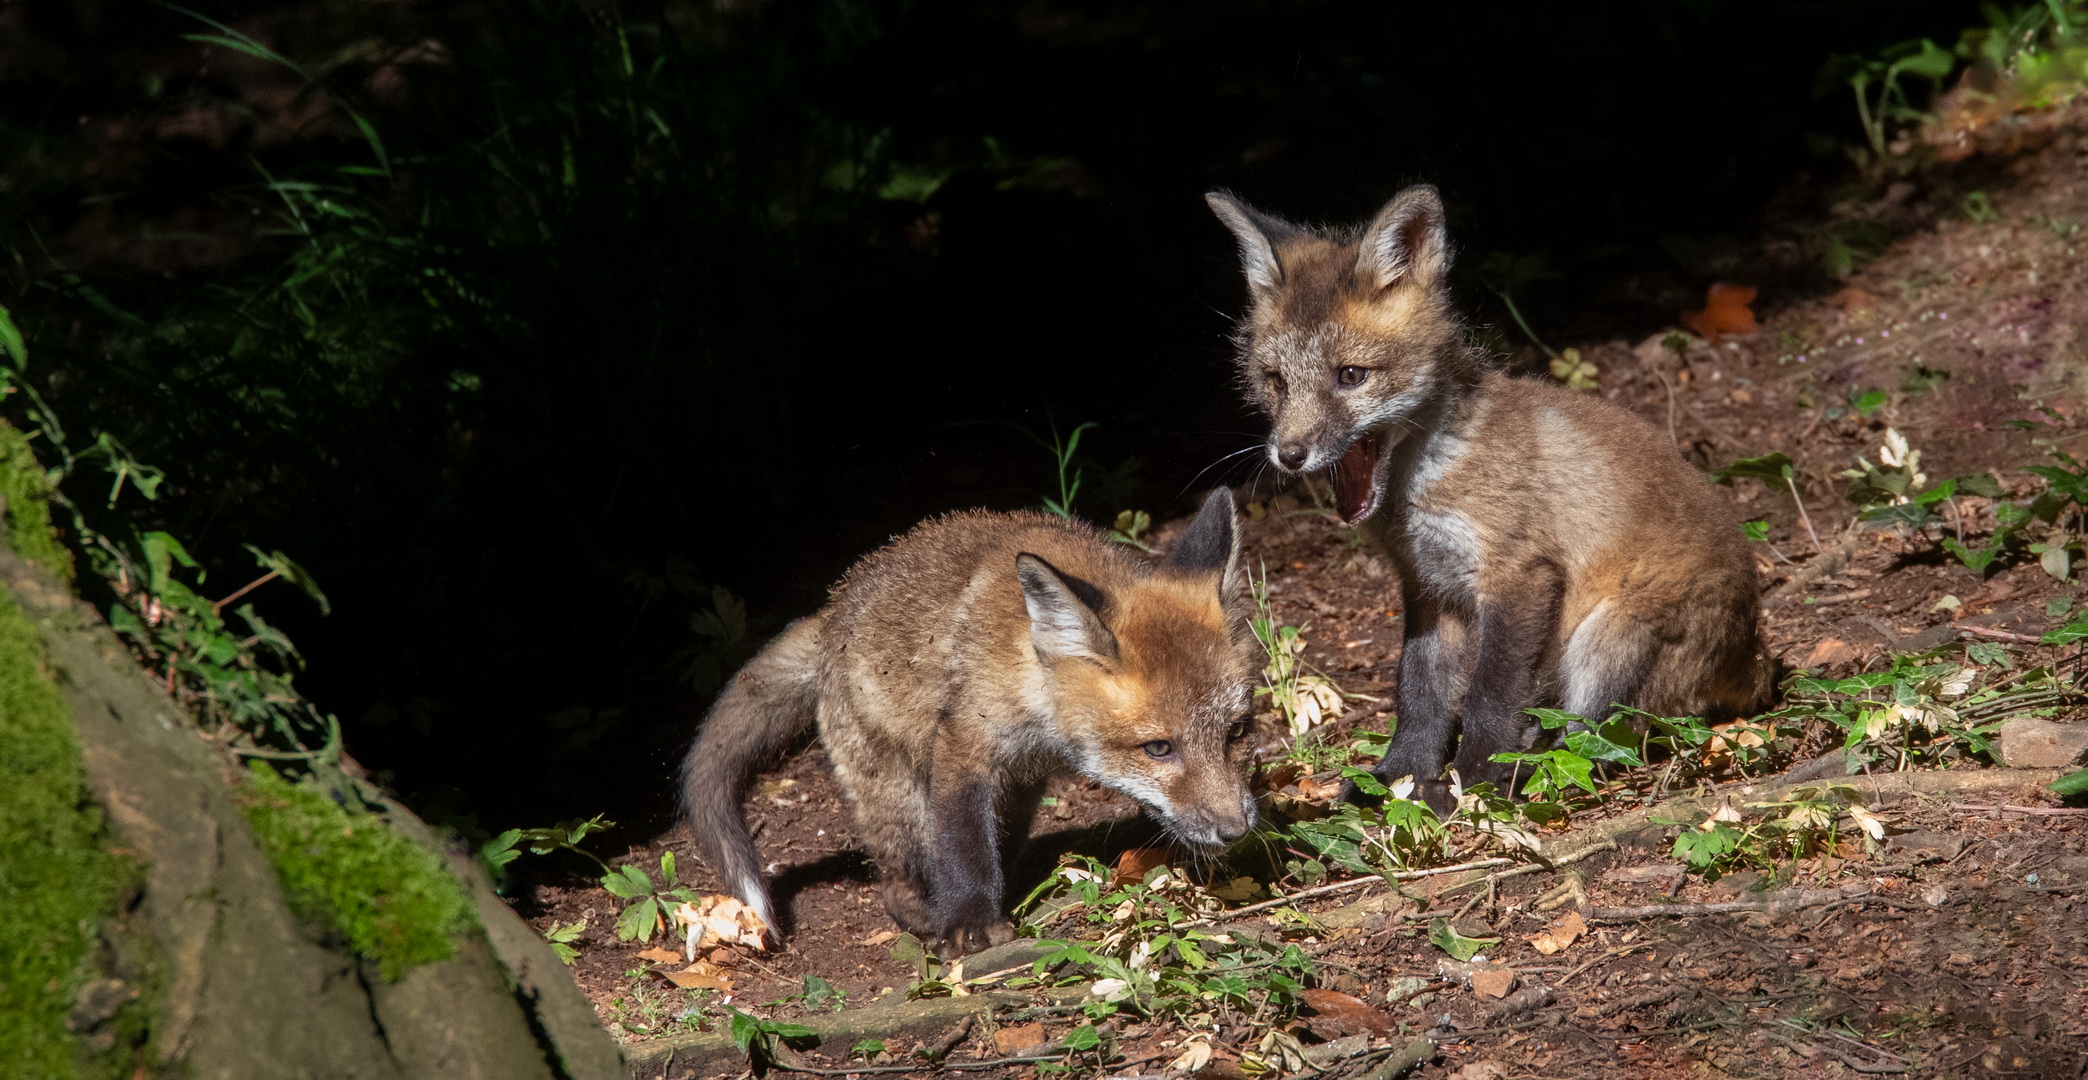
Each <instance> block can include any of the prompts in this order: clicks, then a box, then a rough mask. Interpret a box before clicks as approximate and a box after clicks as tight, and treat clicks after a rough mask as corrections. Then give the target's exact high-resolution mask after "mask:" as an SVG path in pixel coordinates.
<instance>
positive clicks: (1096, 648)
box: [1015, 551, 1117, 663]
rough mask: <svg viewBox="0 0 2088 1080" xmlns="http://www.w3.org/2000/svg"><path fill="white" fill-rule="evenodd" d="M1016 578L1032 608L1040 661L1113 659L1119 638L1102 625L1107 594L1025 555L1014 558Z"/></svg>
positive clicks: (1033, 635)
mask: <svg viewBox="0 0 2088 1080" xmlns="http://www.w3.org/2000/svg"><path fill="white" fill-rule="evenodd" d="M1015 577H1016V578H1017V579H1018V580H1019V581H1021V582H1022V601H1023V603H1024V604H1025V605H1027V606H1028V607H1029V619H1030V643H1031V644H1033V645H1035V646H1036V647H1037V659H1039V660H1042V661H1044V662H1045V663H1052V662H1055V661H1058V660H1070V659H1082V660H1113V659H1115V658H1116V655H1117V643H1116V635H1115V634H1112V633H1110V632H1109V627H1107V626H1104V625H1102V615H1101V610H1102V609H1103V608H1104V607H1106V606H1107V605H1108V601H1107V599H1106V598H1105V597H1104V596H1103V595H1102V590H1100V589H1097V588H1095V587H1094V586H1093V585H1090V584H1088V583H1087V582H1085V581H1082V580H1080V579H1079V578H1077V577H1074V576H1072V575H1071V574H1067V573H1064V572H1062V571H1061V570H1059V568H1058V567H1056V566H1053V565H1051V564H1050V563H1048V562H1045V561H1044V560H1043V559H1040V558H1038V557H1037V556H1035V555H1032V554H1030V553H1029V552H1027V551H1025V552H1023V553H1022V554H1020V555H1017V556H1015Z"/></svg>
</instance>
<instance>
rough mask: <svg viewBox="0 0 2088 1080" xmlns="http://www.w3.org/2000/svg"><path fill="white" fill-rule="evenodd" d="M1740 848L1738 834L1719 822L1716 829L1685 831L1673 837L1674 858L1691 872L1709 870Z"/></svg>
mask: <svg viewBox="0 0 2088 1080" xmlns="http://www.w3.org/2000/svg"><path fill="white" fill-rule="evenodd" d="M1739 847H1740V833H1739V832H1738V831H1737V830H1735V829H1733V828H1731V827H1730V826H1728V825H1726V823H1725V822H1723V821H1721V822H1719V823H1718V825H1717V827H1716V828H1713V829H1710V830H1708V831H1706V830H1703V829H1685V830H1683V832H1682V835H1680V836H1677V837H1675V857H1676V858H1678V859H1681V860H1682V861H1683V862H1686V863H1688V864H1689V866H1690V868H1691V869H1693V870H1704V869H1708V868H1710V867H1711V866H1712V865H1714V864H1715V863H1717V862H1718V860H1719V859H1720V858H1722V857H1723V856H1726V855H1729V854H1731V853H1732V852H1734V851H1736V850H1738V849H1739Z"/></svg>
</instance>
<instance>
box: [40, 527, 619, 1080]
mask: <svg viewBox="0 0 2088 1080" xmlns="http://www.w3.org/2000/svg"><path fill="white" fill-rule="evenodd" d="M0 584H4V585H5V586H6V587H7V588H8V590H10V592H11V593H12V595H13V596H14V597H15V598H16V599H17V600H18V601H19V603H20V607H21V609H22V613H23V614H24V615H26V616H27V617H28V619H29V620H30V621H31V623H33V624H34V626H35V627H36V631H37V635H36V636H37V637H38V638H39V639H40V644H41V651H42V655H41V657H40V658H39V661H40V663H41V664H42V667H43V670H44V671H45V672H47V673H48V675H49V679H50V681H51V682H52V683H54V684H55V685H56V687H57V690H58V693H59V696H60V697H61V698H62V700H63V702H64V705H65V707H66V710H67V711H68V712H70V714H71V718H72V721H73V726H74V734H75V737H76V739H77V742H78V746H79V753H80V755H81V758H82V759H83V760H84V763H85V780H86V789H87V791H86V794H87V796H88V797H89V799H90V800H91V803H89V804H86V805H82V806H81V807H80V808H79V812H80V813H82V814H86V815H89V816H90V817H91V816H92V815H93V814H95V813H96V808H97V807H98V808H99V812H100V813H102V814H105V815H106V830H107V832H106V833H105V834H104V835H105V836H106V837H107V839H108V841H109V843H110V844H111V846H112V847H115V848H117V849H118V851H119V853H120V854H122V855H124V856H126V857H129V858H131V859H132V860H133V862H134V865H135V866H137V867H138V868H139V870H138V873H137V875H136V876H137V878H138V881H137V883H136V886H135V888H134V890H133V891H132V893H131V894H130V895H128V896H125V897H122V898H121V900H120V902H118V903H114V904H113V905H112V906H114V907H115V908H116V910H114V911H111V912H110V913H109V914H110V917H109V918H108V919H107V920H105V925H104V926H103V928H102V929H101V931H100V936H101V938H102V940H101V941H100V942H99V948H98V949H95V950H92V951H93V953H94V955H95V956H98V957H100V958H101V962H100V963H99V965H98V966H99V970H94V971H83V972H80V973H77V974H76V983H77V985H78V991H77V994H76V997H75V1001H76V1004H75V1006H74V1009H73V1017H72V1026H73V1027H74V1030H75V1032H76V1033H77V1037H78V1038H79V1039H80V1042H81V1053H80V1055H79V1059H78V1060H79V1063H80V1068H79V1070H78V1071H79V1072H82V1073H85V1074H88V1075H92V1074H95V1073H99V1072H104V1071H107V1070H106V1068H105V1066H107V1065H108V1064H109V1062H108V1060H107V1058H108V1055H109V1053H110V1052H111V1050H110V1048H109V1047H108V1046H107V1045H106V1039H105V1040H104V1045H99V1046H97V1045H94V1043H93V1038H92V1036H93V1033H95V1032H96V1031H98V1030H99V1029H101V1028H103V1027H106V1026H107V1025H108V1023H109V1022H110V1020H111V1018H113V1017H115V1016H116V1015H117V1014H118V1013H127V1014H128V1015H130V1016H131V1017H132V1019H133V1020H134V1021H136V1022H135V1023H134V1024H133V1026H132V1027H131V1028H130V1029H128V1033H127V1035H126V1038H128V1039H130V1040H131V1042H132V1046H131V1047H130V1049H129V1053H128V1056H127V1057H126V1058H125V1060H126V1061H129V1062H132V1063H134V1066H135V1067H136V1069H135V1071H141V1072H142V1073H143V1074H145V1075H167V1076H176V1075H179V1076H195V1077H209V1078H213V1080H220V1078H221V1080H246V1078H249V1077H251V1078H255V1080H260V1078H269V1080H276V1078H296V1077H314V1078H317V1077H329V1078H332V1077H342V1078H357V1080H362V1078H369V1080H393V1078H397V1080H410V1078H422V1077H426V1078H430V1080H433V1078H435V1077H467V1078H468V1077H485V1078H488V1080H510V1078H512V1080H529V1078H538V1077H540V1078H543V1080H559V1078H564V1080H612V1078H614V1080H621V1078H622V1077H623V1076H624V1075H625V1071H624V1065H623V1062H622V1060H621V1055H620V1053H619V1051H618V1050H617V1047H616V1045H615V1043H614V1041H613V1040H612V1039H611V1038H610V1037H609V1035H608V1034H607V1033H606V1032H605V1031H603V1030H602V1028H601V1027H600V1026H599V1024H598V1023H597V1022H596V1020H595V1018H594V1014H593V1010H592V1009H591V1008H590V1007H589V1006H588V1004H587V1001H586V1000H585V998H584V997H582V995H581V994H580V992H579V990H578V988H577V987H575V986H574V984H573V982H572V980H571V979H570V978H569V977H568V976H567V975H566V973H565V971H564V969H563V968H562V967H561V966H560V965H559V963H558V961H557V959H556V957H554V956H553V955H552V953H551V951H550V949H549V947H548V946H547V945H546V944H545V943H544V942H543V941H542V940H541V939H540V938H539V937H538V936H537V935H536V934H535V933H534V932H533V931H531V930H530V928H529V927H528V926H527V925H525V924H524V923H522V921H521V920H520V919H518V918H517V917H516V916H515V915H514V914H513V913H512V912H511V911H509V910H508V908H507V907H506V905H504V904H502V903H501V902H500V900H499V898H498V897H496V896H494V894H493V892H492V888H491V885H490V883H489V882H488V881H487V880H486V879H485V876H484V874H483V873H482V872H481V871H480V870H479V869H478V868H477V866H476V865H475V864H474V863H473V862H472V861H471V860H470V859H469V858H468V856H465V855H463V854H461V853H457V852H450V851H445V850H444V849H443V847H442V845H441V844H440V843H439V842H438V841H437V839H436V837H435V836H434V835H433V834H432V832H431V831H430V830H429V829H428V828H427V826H426V825H425V824H423V823H422V822H420V821H419V820H418V819H417V818H414V817H413V816H412V815H411V814H410V813H409V812H407V811H406V810H404V809H403V808H401V807H398V806H396V805H392V804H388V803H387V804H383V805H384V810H385V813H384V815H383V816H384V818H385V820H386V821H388V822H389V824H390V826H391V827H392V828H395V829H397V830H398V831H400V832H401V833H403V834H404V835H406V836H407V837H408V838H409V839H411V840H413V841H414V842H416V843H419V844H421V845H423V846H425V847H427V848H429V849H430V850H433V851H436V852H438V853H439V854H440V855H441V856H442V857H443V858H444V859H445V860H446V861H447V865H448V867H449V870H450V872H452V873H453V874H454V875H455V876H456V877H457V879H458V881H459V882H460V883H461V884H462V885H463V887H464V891H465V893H466V894H467V895H468V896H469V897H470V899H471V905H470V906H471V908H472V909H473V913H474V914H475V915H476V922H477V923H478V924H479V925H474V926H470V927H468V928H467V929H465V930H464V931H462V932H461V933H458V934H457V935H456V938H457V941H456V945H457V947H456V949H455V951H454V953H453V954H452V955H451V956H450V957H449V958H448V959H446V960H441V961H439V962H434V963H425V964H419V965H416V966H411V967H407V968H405V969H404V970H403V971H402V972H399V973H398V975H399V977H398V978H397V979H396V981H392V980H387V979H386V978H385V977H384V974H383V973H382V972H381V971H380V970H378V968H377V967H376V966H375V965H373V964H372V963H370V962H369V961H367V960H362V959H358V958H357V957H355V956H354V955H351V954H350V953H349V952H347V951H346V950H344V949H343V948H341V947H340V946H339V945H338V943H336V942H332V941H329V940H326V939H325V934H324V933H323V931H321V930H319V929H318V928H316V927H314V926H312V925H311V924H309V923H307V922H306V921H305V920H303V919H300V918H299V917H298V916H297V915H295V914H293V913H292V911H291V910H290V908H289V907H288V906H287V905H286V903H285V899H284V894H283V890H282V886H281V884H280V882H279V880H278V875H277V872H276V869H275V868H274V867H273V866H272V865H271V864H270V862H269V861H268V859H267V858H266V857H265V856H264V855H263V853H262V850H261V849H260V848H259V847H258V846H257V844H256V842H255V838H254V835H253V833H252V832H251V830H250V828H249V826H248V822H247V821H246V820H245V818H244V817H243V816H242V814H241V810H240V806H239V802H238V796H237V794H236V784H237V781H238V770H237V769H236V768H235V766H234V763H233V762H232V760H231V758H230V757H229V755H227V754H226V753H224V751H223V750H222V748H220V747H217V746H214V745H212V744H211V743H210V742H209V741H208V740H207V739H205V738H204V737H203V736H202V735H201V734H200V733H199V732H198V731H197V730H196V728H195V726H194V725H193V724H192V723H191V722H190V721H189V720H188V718H187V717H186V716H185V715H184V714H183V713H182V712H181V710H180V708H179V706H177V705H176V704H175V703H174V702H173V701H172V700H171V699H170V698H169V697H168V696H167V695H166V693H165V692H164V691H163V690H162V689H161V688H160V687H159V686H157V685H155V684H154V682H153V681H152V680H150V679H149V678H147V677H146V676H145V674H144V673H143V672H142V671H140V670H139V669H138V667H137V666H136V665H135V664H134V663H133V662H132V660H131V658H130V656H129V654H128V653H127V652H126V651H125V650H124V648H123V647H122V645H121V644H120V643H119V642H118V641H117V640H116V638H115V636H114V635H113V634H111V633H110V632H109V630H108V629H107V627H106V626H105V625H104V624H103V623H102V621H101V620H100V618H99V617H98V615H97V614H96V613H95V612H94V611H93V610H92V609H91V608H89V607H87V606H86V605H84V604H81V603H79V602H78V601H76V600H75V599H74V598H73V596H72V595H71V593H70V592H69V591H68V590H66V589H65V588H64V587H62V586H60V585H59V584H58V583H57V582H56V581H55V580H54V579H53V578H52V577H51V576H50V575H49V574H47V573H46V572H44V571H43V570H42V569H40V568H38V567H36V566H33V565H31V564H30V563H27V562H25V561H23V560H22V559H21V558H20V557H18V556H17V555H15V554H13V553H12V552H7V551H0ZM112 958H113V959H112ZM89 966H96V965H95V963H94V962H93V961H92V960H91V959H90V964H89ZM0 997H4V995H0ZM104 1001H106V1002H109V1003H111V1004H110V1005H109V1006H108V1007H106V1008H104V1007H102V1006H101V1005H99V1004H97V1003H98V1002H104ZM0 1004H5V1003H4V1002H0ZM117 1050H118V1051H119V1052H120V1051H121V1050H122V1048H120V1047H119V1048H117ZM132 1071H134V1070H133V1069H128V1068H127V1069H126V1074H129V1073H130V1072H132Z"/></svg>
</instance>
